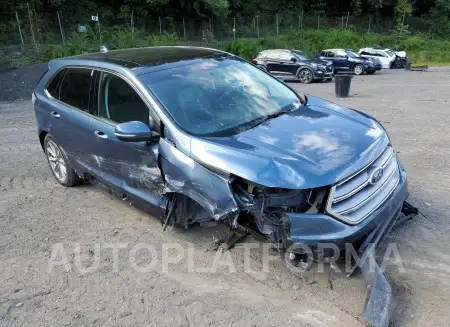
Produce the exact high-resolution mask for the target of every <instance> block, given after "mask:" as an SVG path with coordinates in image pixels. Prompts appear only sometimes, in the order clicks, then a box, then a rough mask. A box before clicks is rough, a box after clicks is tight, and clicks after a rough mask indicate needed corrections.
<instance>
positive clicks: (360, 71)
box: [353, 64, 364, 75]
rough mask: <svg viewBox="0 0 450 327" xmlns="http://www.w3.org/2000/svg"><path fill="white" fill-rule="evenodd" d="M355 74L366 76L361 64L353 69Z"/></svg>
mask: <svg viewBox="0 0 450 327" xmlns="http://www.w3.org/2000/svg"><path fill="white" fill-rule="evenodd" d="M353 73H354V74H355V75H362V74H364V67H363V65H361V64H356V65H355V66H354V67H353Z"/></svg>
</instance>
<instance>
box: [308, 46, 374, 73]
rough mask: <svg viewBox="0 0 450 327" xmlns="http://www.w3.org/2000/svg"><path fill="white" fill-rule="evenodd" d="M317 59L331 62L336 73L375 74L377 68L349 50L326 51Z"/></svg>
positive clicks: (317, 56)
mask: <svg viewBox="0 0 450 327" xmlns="http://www.w3.org/2000/svg"><path fill="white" fill-rule="evenodd" d="M316 59H319V60H327V61H331V62H332V63H333V64H334V71H335V72H353V73H354V74H355V75H362V74H364V73H367V74H373V73H374V72H375V71H376V70H377V67H375V65H374V63H373V62H372V61H371V60H370V59H368V58H364V57H361V56H360V55H359V54H357V53H355V52H353V51H352V50H349V49H326V50H322V51H320V52H319V53H318V54H317V55H316Z"/></svg>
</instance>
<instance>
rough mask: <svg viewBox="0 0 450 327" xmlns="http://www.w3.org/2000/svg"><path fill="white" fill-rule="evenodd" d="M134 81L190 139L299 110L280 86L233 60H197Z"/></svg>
mask: <svg viewBox="0 0 450 327" xmlns="http://www.w3.org/2000/svg"><path fill="white" fill-rule="evenodd" d="M139 79H140V80H141V81H142V82H143V84H145V86H146V87H147V88H148V89H149V90H150V91H151V92H152V93H153V94H154V95H155V97H156V98H157V99H158V100H159V102H160V103H161V104H162V105H163V107H164V108H165V109H166V111H167V112H168V113H169V115H170V116H171V117H172V118H173V120H174V121H175V123H176V124H177V125H178V126H179V127H180V128H181V129H183V130H185V131H187V132H188V133H190V134H194V135H209V136H227V135H233V134H236V133H238V132H240V131H242V130H245V129H246V128H251V127H252V125H253V123H254V122H257V121H260V120H261V119H264V117H267V116H270V115H272V114H275V113H277V112H279V111H284V110H291V109H296V108H298V107H300V105H301V103H300V100H299V98H298V97H297V95H296V94H295V93H294V92H293V91H291V89H289V88H288V87H286V86H285V85H284V84H283V83H282V82H280V81H279V80H277V79H275V78H273V77H271V76H270V75H268V74H266V73H264V72H263V71H261V70H260V69H259V68H256V67H255V66H253V65H251V64H248V63H246V62H245V61H243V60H241V59H239V58H236V57H226V58H214V59H203V60H197V61H196V62H193V63H191V64H188V65H185V66H181V67H174V68H170V69H167V70H162V71H158V72H152V73H148V74H143V75H140V76H139Z"/></svg>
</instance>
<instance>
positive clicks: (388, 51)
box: [386, 50, 395, 57]
mask: <svg viewBox="0 0 450 327" xmlns="http://www.w3.org/2000/svg"><path fill="white" fill-rule="evenodd" d="M386 53H387V54H388V55H389V56H391V57H392V56H395V53H394V51H392V50H386Z"/></svg>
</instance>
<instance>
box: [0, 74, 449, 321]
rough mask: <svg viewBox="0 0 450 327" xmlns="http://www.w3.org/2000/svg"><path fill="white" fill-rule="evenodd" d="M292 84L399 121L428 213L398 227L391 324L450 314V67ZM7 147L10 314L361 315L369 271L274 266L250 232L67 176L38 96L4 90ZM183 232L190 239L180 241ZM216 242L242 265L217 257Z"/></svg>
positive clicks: (168, 317)
mask: <svg viewBox="0 0 450 327" xmlns="http://www.w3.org/2000/svg"><path fill="white" fill-rule="evenodd" d="M291 85H292V86H293V87H294V88H296V89H298V90H301V91H304V92H306V93H311V94H313V95H317V96H321V97H323V98H325V99H328V100H331V101H333V102H337V103H339V104H342V105H346V106H349V107H352V108H356V109H360V110H362V111H364V112H367V113H368V114H371V115H373V116H375V117H376V118H377V119H379V120H380V121H381V122H382V123H383V124H384V125H385V127H386V128H387V129H388V131H389V133H390V135H391V139H392V142H393V145H394V147H395V149H396V150H397V151H399V153H400V154H399V155H400V158H401V160H402V162H403V165H404V166H405V169H406V171H407V173H408V178H409V187H410V192H411V196H410V199H409V200H410V202H411V203H412V204H413V205H415V206H417V207H418V208H419V209H420V211H421V213H422V214H421V215H419V217H417V218H416V219H415V220H413V221H410V222H407V223H406V224H405V225H403V226H401V227H399V228H397V229H395V230H394V231H393V232H392V234H391V235H390V237H389V241H390V242H395V244H396V245H397V247H398V250H399V253H400V255H401V259H402V263H403V267H404V271H400V270H399V269H397V268H395V267H392V268H390V269H389V270H388V273H387V274H388V277H389V279H390V281H391V285H392V288H393V293H394V297H395V302H394V306H393V313H392V326H399V327H400V326H434V327H437V326H448V321H449V320H450V314H449V312H448V308H449V307H450V299H449V296H448V294H450V254H449V253H450V242H449V236H448V235H450V229H449V219H450V214H449V212H450V205H449V202H448V195H449V194H450V169H449V168H450V167H449V166H450V142H449V134H450V128H449V126H450V115H449V110H450V106H449V101H450V68H432V69H430V71H429V72H406V71H382V72H380V73H377V74H375V75H374V76H361V77H355V78H354V79H353V81H352V88H351V97H349V98H346V99H341V100H339V99H336V98H335V96H334V84H333V83H315V84H311V85H306V86H305V85H301V84H298V83H292V84H291ZM299 128H301V126H299ZM0 156H1V160H0V326H150V325H152V326H258V327H259V326H362V323H361V322H360V321H359V320H358V316H359V315H360V313H361V311H362V309H363V306H364V299H365V296H366V289H365V286H364V282H363V280H362V279H361V278H360V277H356V278H351V279H347V278H345V277H344V276H342V275H339V274H336V275H334V277H333V281H332V283H330V282H328V274H327V273H317V272H315V270H314V269H313V270H312V271H309V272H307V273H305V274H303V275H302V276H299V275H298V274H297V275H294V274H292V273H291V272H290V271H289V270H288V269H287V268H286V267H285V265H284V264H283V262H282V261H281V259H280V258H279V257H278V256H277V254H276V253H271V255H272V256H273V257H272V259H275V260H274V261H273V262H271V263H270V265H269V266H270V269H268V271H263V270H262V268H261V267H262V266H263V259H262V258H263V257H264V255H263V250H262V246H261V247H259V248H258V249H256V250H253V251H251V255H250V266H251V267H252V270H253V271H249V269H245V267H244V264H245V262H244V249H243V247H244V246H238V247H237V248H235V249H232V250H231V251H230V252H229V253H223V254H220V252H219V254H218V253H217V252H216V251H214V250H213V249H212V247H211V244H212V239H213V237H212V235H213V234H214V235H216V236H218V237H220V235H221V233H223V230H222V229H221V228H218V227H217V226H216V227H215V226H209V227H207V226H205V227H196V228H191V229H188V230H184V229H181V228H173V229H170V230H168V231H165V232H163V231H162V228H161V222H160V221H158V220H156V219H155V218H152V217H150V216H148V215H146V214H145V213H143V212H140V211H138V210H137V209H134V208H132V207H130V206H128V205H127V204H126V203H125V202H122V201H120V200H118V199H116V198H112V197H111V196H110V195H108V194H107V193H106V192H104V191H103V190H102V189H100V188H99V187H96V186H91V185H81V186H78V187H75V188H64V187H62V186H60V185H59V184H57V182H56V180H55V179H54V178H53V177H52V175H51V172H50V169H49V168H48V166H47V162H46V160H45V157H44V154H43V152H42V149H41V148H40V145H39V142H38V140H37V135H36V124H35V118H34V112H33V110H32V107H31V103H30V101H29V100H27V101H20V100H19V101H15V102H0ZM246 242H248V243H256V244H257V245H258V244H259V245H261V244H260V243H257V242H256V241H255V240H253V239H252V238H247V239H246ZM167 244H169V246H168V245H167ZM177 244H179V245H178V246H179V247H180V248H181V250H180V248H178V249H175V248H172V249H169V247H175V246H177ZM137 246H139V247H141V246H142V247H141V248H140V250H139V251H137V250H138V249H139V247H137ZM111 247H116V249H117V252H115V251H113V250H112V249H111ZM118 247H120V249H118ZM148 247H152V248H154V249H155V252H151V251H146V250H145V249H146V248H148ZM189 249H192V251H193V253H194V255H193V257H194V258H195V264H194V268H192V267H189V266H188V261H189V260H188V259H186V256H184V257H183V258H182V259H181V260H180V261H179V262H178V263H176V264H170V265H167V262H165V261H164V257H167V256H171V258H174V257H176V256H177V253H181V251H183V252H184V254H186V253H188V252H189ZM164 253H165V254H167V255H166V256H164V255H163V254H164ZM115 254H116V255H115ZM150 254H152V255H150ZM217 256H220V258H221V259H223V258H228V259H231V260H232V262H233V263H234V266H235V270H236V271H233V268H234V267H231V266H229V265H228V266H227V265H215V264H214V263H215V262H216V263H217V261H216V260H217V259H218V257H217ZM65 260H66V261H65ZM226 262H229V260H228V261H226ZM58 263H62V264H58ZM80 263H81V265H80ZM150 263H155V265H154V267H153V269H148V270H146V271H144V270H145V269H143V267H145V266H146V265H148V264H150ZM136 266H138V267H140V268H142V269H137V268H136ZM166 266H167V267H168V269H165V267H166ZM198 267H209V268H210V269H208V271H207V272H201V271H200V270H201V269H199V268H198ZM215 268H217V269H215Z"/></svg>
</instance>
